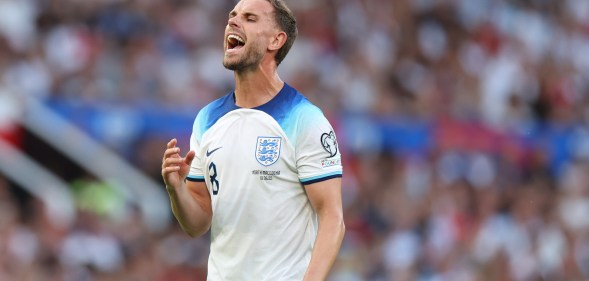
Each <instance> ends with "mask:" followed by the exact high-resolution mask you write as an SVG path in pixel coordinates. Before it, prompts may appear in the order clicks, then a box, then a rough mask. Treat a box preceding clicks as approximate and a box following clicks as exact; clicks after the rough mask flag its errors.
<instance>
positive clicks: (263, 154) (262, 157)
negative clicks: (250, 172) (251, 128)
mask: <svg viewBox="0 0 589 281" xmlns="http://www.w3.org/2000/svg"><path fill="white" fill-rule="evenodd" d="M281 143H282V138H280V137H258V142H257V144H256V160H258V163H260V164H262V165H264V166H270V165H272V164H274V163H276V161H278V158H280V144H281Z"/></svg>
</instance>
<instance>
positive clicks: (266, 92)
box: [235, 66, 284, 108]
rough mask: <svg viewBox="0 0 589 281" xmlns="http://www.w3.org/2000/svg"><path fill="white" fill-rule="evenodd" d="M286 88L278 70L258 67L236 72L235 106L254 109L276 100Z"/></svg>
mask: <svg viewBox="0 0 589 281" xmlns="http://www.w3.org/2000/svg"><path fill="white" fill-rule="evenodd" d="M283 86H284V82H282V80H281V79H280V77H278V73H277V72H276V68H267V67H266V68H265V67H261V66H258V67H257V68H255V69H250V70H246V71H236V72H235V105H237V106H239V107H243V108H253V107H257V106H260V105H263V104H265V103H267V102H269V101H270V100H271V99H272V98H274V97H275V96H276V95H277V94H278V92H280V90H281V89H282V87H283Z"/></svg>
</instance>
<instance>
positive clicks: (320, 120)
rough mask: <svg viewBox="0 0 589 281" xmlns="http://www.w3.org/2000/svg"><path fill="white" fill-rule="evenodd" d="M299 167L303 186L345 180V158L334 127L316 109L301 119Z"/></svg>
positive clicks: (309, 111)
mask: <svg viewBox="0 0 589 281" xmlns="http://www.w3.org/2000/svg"><path fill="white" fill-rule="evenodd" d="M295 146H296V158H297V160H296V163H297V170H298V173H299V180H300V182H301V183H302V184H305V185H306V184H312V183H316V182H321V181H324V180H328V179H332V178H338V177H342V163H341V154H340V151H339V148H338V144H337V137H336V135H335V131H334V130H333V128H332V126H331V124H330V123H329V121H328V120H327V118H325V116H324V115H323V113H322V112H321V111H320V110H319V109H318V108H316V107H314V106H313V107H312V108H311V109H306V110H305V111H304V113H303V114H301V115H300V117H299V124H298V130H297V140H296V144H295Z"/></svg>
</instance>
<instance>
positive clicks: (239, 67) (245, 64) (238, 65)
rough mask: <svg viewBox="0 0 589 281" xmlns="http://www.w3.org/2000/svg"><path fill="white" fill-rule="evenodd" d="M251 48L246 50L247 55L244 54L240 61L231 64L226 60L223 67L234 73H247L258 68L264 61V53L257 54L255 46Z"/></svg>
mask: <svg viewBox="0 0 589 281" xmlns="http://www.w3.org/2000/svg"><path fill="white" fill-rule="evenodd" d="M250 47H251V48H248V49H247V50H245V54H242V56H241V57H240V58H238V60H236V61H231V62H229V61H228V60H226V59H224V60H223V66H224V67H225V68H227V69H229V70H233V71H246V70H249V69H254V68H256V67H257V66H258V65H259V64H260V62H261V61H262V58H263V57H264V52H262V51H259V52H256V49H255V48H254V47H255V46H250ZM243 48H245V47H243Z"/></svg>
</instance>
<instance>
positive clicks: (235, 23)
mask: <svg viewBox="0 0 589 281" xmlns="http://www.w3.org/2000/svg"><path fill="white" fill-rule="evenodd" d="M227 25H228V26H230V27H239V21H238V20H237V17H236V16H235V17H231V18H229V20H228V21H227Z"/></svg>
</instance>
